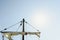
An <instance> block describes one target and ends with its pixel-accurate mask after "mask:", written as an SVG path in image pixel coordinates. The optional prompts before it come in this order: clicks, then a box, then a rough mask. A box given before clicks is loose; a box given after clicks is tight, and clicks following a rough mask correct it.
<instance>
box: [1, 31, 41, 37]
mask: <svg viewBox="0 0 60 40" xmlns="http://www.w3.org/2000/svg"><path fill="white" fill-rule="evenodd" d="M1 33H3V34H4V35H5V36H6V37H8V36H15V35H19V34H21V35H28V34H30V35H37V36H38V37H40V35H39V34H40V32H9V31H6V32H1Z"/></svg>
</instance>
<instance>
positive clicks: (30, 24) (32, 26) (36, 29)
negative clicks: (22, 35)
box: [25, 22, 39, 31]
mask: <svg viewBox="0 0 60 40" xmlns="http://www.w3.org/2000/svg"><path fill="white" fill-rule="evenodd" d="M25 23H27V24H28V25H30V26H31V27H33V28H34V29H35V30H37V29H36V28H35V27H34V26H32V25H31V24H29V23H28V22H25ZM37 31H39V30H37Z"/></svg>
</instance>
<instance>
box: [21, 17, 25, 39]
mask: <svg viewBox="0 0 60 40" xmlns="http://www.w3.org/2000/svg"><path fill="white" fill-rule="evenodd" d="M24 22H25V20H24V18H23V22H22V24H23V29H22V32H25V31H24V30H25V29H24ZM22 40H24V35H22Z"/></svg>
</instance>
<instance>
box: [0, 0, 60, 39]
mask: <svg viewBox="0 0 60 40" xmlns="http://www.w3.org/2000/svg"><path fill="white" fill-rule="evenodd" d="M35 14H43V15H46V18H47V23H46V24H45V25H44V26H41V27H40V25H38V26H39V28H38V27H36V28H37V29H39V30H40V31H41V38H40V40H60V25H59V24H60V0H0V25H2V26H5V27H8V26H10V25H12V24H15V23H16V22H19V21H20V20H22V18H25V19H26V21H28V22H29V23H31V24H33V23H32V21H31V19H32V18H33V16H34V15H35ZM37 24H38V23H37ZM33 26H36V25H33ZM5 27H1V26H0V30H2V29H3V28H5ZM0 35H1V34H0ZM28 38H29V36H28ZM0 39H1V37H0ZM29 39H30V40H32V39H31V38H29ZM36 40H37V39H36Z"/></svg>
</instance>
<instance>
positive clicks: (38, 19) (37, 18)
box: [32, 14, 47, 26]
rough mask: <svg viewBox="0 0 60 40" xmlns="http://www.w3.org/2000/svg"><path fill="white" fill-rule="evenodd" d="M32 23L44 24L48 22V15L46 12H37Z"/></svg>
mask: <svg viewBox="0 0 60 40" xmlns="http://www.w3.org/2000/svg"><path fill="white" fill-rule="evenodd" d="M32 23H33V24H34V25H36V26H37V25H38V26H43V25H45V24H46V23H47V18H46V15H44V14H35V15H33V16H32Z"/></svg>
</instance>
